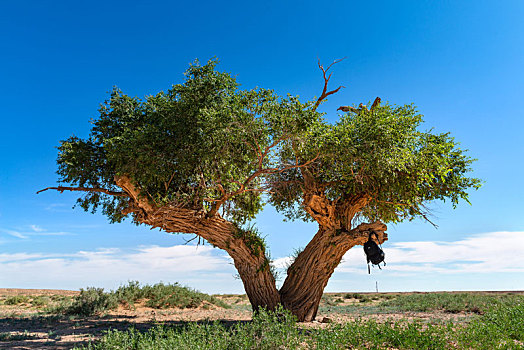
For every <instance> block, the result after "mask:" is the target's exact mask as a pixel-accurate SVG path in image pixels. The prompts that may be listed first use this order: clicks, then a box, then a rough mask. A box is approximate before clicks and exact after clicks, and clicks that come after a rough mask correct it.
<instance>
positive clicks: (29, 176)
mask: <svg viewBox="0 0 524 350" xmlns="http://www.w3.org/2000/svg"><path fill="white" fill-rule="evenodd" d="M522 18H524V3H523V2H522V1H518V0H516V1H460V2H457V1H440V2H436V1H373V2H368V1H326V2H323V3H322V4H321V3H319V2H318V1H315V2H313V1H300V2H298V1H264V2H259V3H256V2H245V1H243V2H205V1H200V2H194V3H192V4H190V3H189V2H176V1H165V2H163V1H147V2H146V1H104V2H102V1H90V2H89V3H81V2H66V1H18V2H14V1H13V2H7V1H5V2H2V4H1V5H0V33H1V34H0V50H1V51H0V52H1V55H0V103H1V110H0V116H1V118H2V128H0V150H1V152H0V288H1V287H27V288H29V287H33V288H37V287H39V288H71V289H78V288H81V287H86V286H88V285H92V286H103V287H107V288H114V287H117V286H118V285H119V284H120V283H124V282H126V281H127V280H130V279H132V280H135V279H138V280H140V281H143V282H149V283H154V282H158V281H160V280H162V281H165V282H173V281H179V282H181V283H182V284H187V285H190V286H193V287H196V288H199V289H201V290H203V291H207V292H221V293H226V292H242V284H241V282H240V281H239V280H235V279H234V278H233V275H234V273H235V272H234V269H233V267H232V266H231V263H230V260H229V259H228V258H227V257H226V256H225V255H224V254H223V253H222V252H220V251H217V250H213V249H211V248H209V247H208V246H205V247H198V249H197V248H196V247H194V246H184V247H179V246H178V245H180V244H182V243H184V238H186V239H187V238H188V237H182V236H173V235H170V234H166V233H162V232H159V231H157V230H153V231H151V230H149V229H148V228H146V227H135V226H132V225H131V224H129V223H123V224H116V225H110V224H109V223H108V222H107V220H106V219H105V218H104V217H102V216H101V215H100V214H95V215H92V214H89V213H85V212H83V211H82V210H81V209H78V208H77V209H75V210H72V209H71V207H72V206H73V205H74V201H75V195H74V194H71V193H64V194H59V193H51V192H49V191H48V192H45V193H42V194H39V195H36V194H35V192H36V191H37V190H39V189H41V188H44V187H47V186H52V185H54V184H55V183H56V180H57V176H56V174H55V171H56V164H55V160H56V155H57V150H56V148H55V147H56V146H57V145H58V142H59V140H62V139H65V138H67V137H69V136H71V135H72V134H75V135H78V136H81V137H84V136H86V135H87V134H88V132H89V128H90V124H89V120H90V118H94V117H96V111H97V108H98V105H99V104H100V103H101V102H102V101H103V100H104V99H106V98H107V97H108V91H110V90H111V89H112V87H113V86H114V85H117V86H118V87H120V88H121V89H122V90H123V91H124V92H126V93H127V94H129V95H133V96H144V95H147V94H153V93H156V92H158V91H159V90H165V89H168V88H169V87H170V86H171V84H173V83H178V82H180V81H182V79H183V75H182V73H183V71H184V70H185V69H186V67H187V66H188V63H189V62H191V61H193V60H194V59H195V58H199V59H200V60H202V61H206V60H208V59H209V58H212V57H215V56H216V57H218V58H219V59H220V62H221V63H220V65H219V69H221V70H224V71H228V72H231V73H233V74H234V75H236V76H237V79H238V81H239V82H240V83H241V84H242V87H243V88H252V87H255V86H260V87H265V88H273V89H275V90H276V91H277V92H278V93H281V94H286V93H291V94H294V95H300V96H301V97H302V98H303V99H312V98H314V96H318V95H319V94H320V92H321V88H322V77H321V73H320V71H319V70H318V67H317V58H320V59H321V60H322V62H324V63H329V62H331V61H332V60H334V59H336V58H341V57H347V59H346V60H345V61H343V62H342V63H340V64H338V65H336V66H335V67H334V73H333V78H332V86H333V87H336V86H338V85H344V86H345V87H346V88H345V89H343V90H341V91H340V92H339V93H338V94H336V95H334V96H332V97H331V98H330V99H329V101H327V102H326V103H325V104H323V105H322V106H321V110H322V111H324V112H326V113H327V114H326V118H327V119H329V120H331V121H334V120H336V119H337V117H338V115H337V113H336V111H335V110H336V108H337V107H338V106H340V105H347V104H352V103H359V102H364V103H365V102H367V101H369V100H373V99H374V98H375V97H376V96H380V97H381V98H382V99H383V100H388V101H390V102H391V103H396V104H405V103H412V102H413V103H415V104H416V105H417V106H418V109H419V110H420V112H421V113H423V114H424V115H425V121H426V122H425V125H424V127H425V128H427V129H429V128H434V129H435V130H437V131H450V132H451V133H452V134H453V135H454V136H455V137H456V138H457V140H459V141H460V142H461V144H462V147H463V148H466V149H469V150H470V151H469V154H470V155H471V156H472V157H474V158H477V159H478V161H477V162H476V163H475V164H474V169H475V171H474V173H473V174H472V175H473V176H476V177H480V178H482V179H483V180H484V181H485V184H484V186H483V187H482V188H481V189H480V190H479V191H477V192H474V193H472V194H471V203H472V205H471V206H470V205H468V204H465V203H463V204H461V205H459V207H458V208H457V209H456V210H452V208H451V206H450V205H449V203H444V204H442V203H435V205H434V206H433V209H434V217H433V219H434V221H436V223H437V224H438V225H439V228H438V229H435V228H433V227H432V226H431V225H429V224H428V223H425V222H422V221H414V222H408V223H403V224H399V225H395V226H393V225H390V227H389V237H390V240H389V242H387V243H386V244H385V245H384V248H385V250H386V254H387V261H388V266H387V267H386V269H384V270H382V271H378V270H376V269H375V271H373V272H374V273H373V274H372V275H370V276H369V275H367V271H366V266H365V263H364V257H363V252H362V251H361V249H360V248H359V247H357V248H356V249H353V250H352V251H350V253H349V254H348V255H347V256H346V257H345V259H344V262H343V263H342V264H341V265H340V266H339V268H338V269H337V271H336V272H335V274H334V275H333V277H332V280H331V281H330V283H329V284H328V287H327V290H330V291H335V290H344V291H352V290H358V291H372V290H374V289H375V282H376V281H378V282H379V288H380V289H381V290H391V291H394V290H458V289H489V290H496V289H521V290H522V289H524V266H523V265H522V261H523V260H524V259H523V258H524V253H523V252H524V215H523V212H524V211H523V209H524V205H523V204H522V200H521V198H523V197H524V188H523V186H522V184H521V181H520V179H521V177H522V173H523V172H524V165H523V162H522V159H523V155H524V143H523V140H522V130H524V128H523V127H524V111H523V109H522V107H521V103H522V99H523V97H524V69H523V66H524V64H523V63H524V21H523V20H522ZM257 224H258V226H259V227H260V229H261V230H262V232H263V233H264V234H265V235H267V241H268V243H269V246H270V249H271V253H272V255H273V257H274V258H275V259H276V261H277V263H280V264H284V262H285V259H286V257H287V256H289V255H290V254H291V252H292V251H293V249H295V248H299V247H302V246H305V245H306V244H307V242H308V241H309V239H310V238H311V237H312V236H313V234H314V233H315V230H316V227H315V225H312V224H303V223H299V222H295V223H283V222H282V218H281V217H280V216H279V215H278V214H277V213H275V212H274V210H272V209H271V208H267V210H265V211H264V212H263V213H262V214H261V215H260V216H259V218H258V220H257ZM450 252H451V254H450ZM187 266H191V269H189V270H188V269H187V268H185V269H184V268H182V267H187ZM282 266H283V265H282Z"/></svg>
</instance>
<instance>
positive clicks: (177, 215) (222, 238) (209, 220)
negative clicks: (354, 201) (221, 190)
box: [116, 177, 387, 321]
mask: <svg viewBox="0 0 524 350" xmlns="http://www.w3.org/2000/svg"><path fill="white" fill-rule="evenodd" d="M116 182H117V185H118V186H120V187H121V188H122V189H123V190H124V191H125V192H126V193H128V194H129V196H130V203H129V208H128V209H127V210H126V212H124V214H126V213H131V212H133V213H134V215H135V219H136V220H138V221H139V222H142V223H144V224H146V225H149V226H151V227H153V228H154V227H158V228H161V229H162V230H164V231H166V232H174V233H178V232H179V233H189V234H197V235H198V236H200V237H202V238H204V239H205V240H207V241H208V242H209V243H210V244H212V245H213V246H215V247H218V248H220V249H223V250H225V251H226V252H227V253H228V254H229V255H230V256H231V258H232V259H233V261H234V264H235V267H236V269H237V271H238V274H239V275H240V278H241V279H242V282H243V283H244V288H245V291H246V294H247V296H248V298H249V301H250V303H251V306H252V307H253V310H254V311H256V310H258V308H259V307H263V308H266V309H269V310H274V309H275V308H276V307H277V306H278V304H282V305H283V306H284V308H286V309H288V310H290V311H291V312H292V313H293V314H294V315H296V316H297V318H298V320H299V321H312V320H314V319H315V316H316V314H317V311H318V306H319V303H320V299H321V298H322V293H323V291H324V288H325V287H326V284H327V282H328V280H329V278H330V277H331V275H332V274H333V272H334V270H335V268H336V267H337V266H338V264H339V263H340V260H341V259H342V257H343V256H344V254H345V253H346V252H347V251H348V250H349V249H350V248H351V247H353V246H355V245H357V244H364V243H365V242H366V240H367V238H368V235H367V232H368V231H369V230H370V229H372V230H375V231H376V232H377V233H378V234H379V240H380V242H383V241H384V240H386V239H387V235H386V234H385V233H384V231H385V230H386V225H384V224H382V223H380V222H375V223H372V224H361V225H359V226H358V227H356V228H354V229H352V230H351V231H341V230H336V229H334V228H333V227H334V226H333V225H330V226H329V227H324V226H323V225H320V229H319V231H318V232H317V234H316V235H315V237H313V239H312V240H311V242H310V243H309V244H308V245H307V246H306V248H305V249H304V251H302V252H301V253H300V254H299V255H298V256H297V258H296V259H295V261H294V262H293V264H292V265H291V266H290V267H289V268H288V276H287V278H286V280H285V281H284V284H283V286H282V288H281V289H280V291H278V290H277V289H276V285H275V279H274V277H273V275H272V274H271V270H270V265H269V261H268V260H267V258H266V256H265V254H264V253H265V252H264V247H263V245H261V244H259V245H257V244H256V242H255V244H253V241H252V240H251V241H250V240H249V239H246V238H245V237H242V236H241V235H239V232H238V228H237V227H236V226H235V225H233V224H232V223H231V222H228V221H227V220H225V219H224V218H222V217H221V216H220V215H218V214H217V215H215V216H213V217H207V216H206V213H204V212H203V211H197V210H191V209H185V208H179V207H176V206H171V205H164V206H162V207H157V206H154V205H152V204H151V203H149V202H148V201H147V200H145V199H144V198H143V197H140V195H139V193H140V191H139V190H138V189H137V188H136V186H134V184H133V183H132V182H131V180H130V179H129V178H128V177H119V178H117V179H116ZM318 198H320V197H318ZM318 198H317V199H316V200H317V201H319V199H318ZM315 208H316V210H315V211H314V212H313V214H315V213H319V212H321V210H323V207H322V206H321V205H316V207H315ZM328 214H330V215H332V214H333V212H329V213H328ZM353 215H354V213H352V212H351V213H350V214H349V215H348V217H350V218H352V217H353ZM317 221H318V222H319V224H320V223H321V222H323V221H322V220H317ZM326 222H328V221H326ZM348 222H350V220H348Z"/></svg>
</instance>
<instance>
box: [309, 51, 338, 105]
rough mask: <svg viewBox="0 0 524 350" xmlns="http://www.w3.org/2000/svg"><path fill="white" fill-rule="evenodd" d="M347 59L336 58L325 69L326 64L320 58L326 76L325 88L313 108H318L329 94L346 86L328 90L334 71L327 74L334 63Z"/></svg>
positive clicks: (321, 67) (323, 73) (320, 66)
mask: <svg viewBox="0 0 524 350" xmlns="http://www.w3.org/2000/svg"><path fill="white" fill-rule="evenodd" d="M345 59H346V57H344V58H339V59H336V60H334V61H333V63H331V64H330V65H329V66H328V67H327V69H324V66H323V65H322V64H321V63H320V59H319V60H318V67H319V68H320V70H321V71H322V75H323V77H324V88H323V89H322V94H321V95H320V97H319V98H318V100H317V102H315V104H314V105H313V110H316V109H317V108H318V106H319V105H320V103H321V102H322V101H324V100H325V99H326V97H328V96H329V95H333V94H335V93H337V92H338V91H339V90H340V89H342V88H343V87H344V86H342V85H341V86H339V87H338V88H336V89H334V90H331V91H328V90H327V88H328V82H329V79H331V74H332V73H329V75H327V76H326V74H327V72H328V71H329V70H330V69H331V67H332V66H333V65H334V64H336V63H339V62H341V61H343V60H345Z"/></svg>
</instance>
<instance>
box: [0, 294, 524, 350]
mask: <svg viewBox="0 0 524 350" xmlns="http://www.w3.org/2000/svg"><path fill="white" fill-rule="evenodd" d="M453 293H454V292H447V293H446V295H452V294H453ZM456 293H457V294H458V293H459V292H456ZM432 294H433V295H439V293H416V292H414V293H352V292H346V293H327V294H325V295H324V297H323V299H322V303H321V305H320V308H319V313H318V315H317V318H316V321H314V322H310V323H301V324H299V327H302V328H321V327H326V326H327V325H329V324H333V323H335V324H336V323H346V322H349V321H352V320H355V319H374V320H376V321H377V322H385V321H386V320H388V321H391V320H393V321H394V320H408V321H419V322H423V323H428V324H438V323H443V322H448V321H453V322H455V323H458V324H460V323H467V322H469V321H470V320H471V319H473V318H475V317H478V316H479V315H480V314H482V313H483V311H482V310H481V309H479V308H477V307H469V308H468V307H463V308H460V307H459V308H450V307H441V308H440V309H433V310H429V311H414V310H409V307H407V308H402V307H400V308H399V307H389V308H383V307H381V305H383V304H384V303H387V302H388V301H390V300H395V299H397V298H399V297H405V296H409V295H412V296H413V295H421V296H424V297H430V296H431V295H432ZM460 294H461V295H464V293H463V292H460ZM467 294H468V295H470V296H472V297H475V296H481V297H494V298H497V297H504V296H517V295H520V296H524V292H515V291H512V292H468V293H467ZM78 295H79V292H78V291H66V290H44V289H0V348H1V349H17V350H21V349H70V348H72V347H75V346H82V345H86V344H88V343H89V342H90V341H94V340H97V339H99V338H100V337H101V336H102V335H103V334H104V333H105V332H106V331H107V330H109V329H117V330H127V329H130V328H136V329H137V330H139V331H146V330H148V329H149V328H151V327H153V326H155V325H158V324H165V325H168V326H175V325H184V324H187V323H191V322H208V321H220V322H223V323H225V324H235V323H245V322H249V321H250V320H251V317H252V312H251V307H250V305H249V302H248V300H247V297H246V296H245V295H215V296H214V297H215V298H216V299H217V300H219V301H220V302H222V303H221V305H222V306H219V305H216V304H214V303H212V302H208V301H203V302H201V303H200V305H198V306H194V305H193V306H190V307H183V308H180V307H167V308H158V307H151V306H148V305H147V303H146V302H145V301H144V300H139V301H137V302H136V303H134V304H133V305H128V304H127V305H126V304H125V303H124V304H119V305H118V307H116V308H115V309H111V310H105V311H103V312H99V313H97V314H96V315H91V316H82V315H71V314H67V313H65V314H64V313H63V312H62V313H61V312H60V311H57V308H58V309H59V306H60V305H63V304H64V303H70V302H71V300H73V299H74V298H75V297H78ZM466 306H467V305H466ZM415 309H417V307H415ZM419 309H420V308H419Z"/></svg>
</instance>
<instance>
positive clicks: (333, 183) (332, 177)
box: [45, 60, 480, 321]
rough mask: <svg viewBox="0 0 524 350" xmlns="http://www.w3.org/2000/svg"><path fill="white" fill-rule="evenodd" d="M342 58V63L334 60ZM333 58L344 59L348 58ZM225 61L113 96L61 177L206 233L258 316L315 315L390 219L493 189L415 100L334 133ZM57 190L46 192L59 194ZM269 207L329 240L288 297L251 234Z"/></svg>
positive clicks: (101, 197) (303, 259)
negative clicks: (427, 127)
mask: <svg viewBox="0 0 524 350" xmlns="http://www.w3.org/2000/svg"><path fill="white" fill-rule="evenodd" d="M335 62H337V61H335ZM335 62H334V63H335ZM216 64H217V62H216V61H215V60H211V61H209V62H208V63H207V64H205V65H200V64H199V63H198V62H196V63H194V64H192V65H190V67H189V69H188V70H187V72H186V80H185V82H184V83H182V84H177V85H174V86H173V87H172V88H171V89H169V90H168V91H167V92H160V93H158V94H156V95H153V96H148V97H147V98H145V99H144V100H141V99H138V98H133V97H129V96H127V95H125V94H123V93H122V92H121V91H120V90H118V89H116V88H115V89H114V90H113V92H112V93H111V97H110V99H109V100H108V101H106V102H105V103H104V104H102V106H101V107H100V109H99V113H100V115H99V117H98V118H97V119H95V120H94V121H93V122H92V123H93V127H92V129H91V133H90V135H89V137H87V138H86V139H80V138H78V137H75V136H73V137H71V138H69V139H67V140H64V141H62V142H61V144H60V146H59V156H58V161H57V163H58V174H59V176H60V179H59V182H60V183H64V184H67V185H68V186H62V185H60V186H58V187H49V188H47V189H55V190H58V191H60V192H63V191H81V192H84V195H83V196H81V197H80V198H78V200H77V203H78V204H79V205H80V206H81V207H82V208H83V209H85V210H86V211H87V210H91V211H93V212H94V211H95V210H97V209H101V211H102V213H103V214H105V215H106V216H107V217H108V218H109V219H110V221H111V222H120V221H122V220H123V219H124V218H126V217H130V218H131V219H132V220H133V222H134V223H136V224H145V225H148V226H151V227H152V228H160V229H162V230H164V231H166V232H171V233H185V234H195V235H196V236H195V238H196V237H199V240H200V238H202V239H204V240H206V241H207V242H209V243H210V244H212V245H213V246H215V247H218V248H220V249H223V250H225V251H226V252H227V253H228V254H229V255H230V256H231V258H232V259H233V261H234V264H235V267H236V269H237V270H238V273H239V276H240V278H241V279H242V282H243V284H244V287H245V291H246V293H247V295H248V297H249V300H250V302H251V305H252V307H253V309H254V310H256V309H257V308H259V307H266V308H269V309H274V308H275V307H276V306H277V305H278V304H282V305H283V306H284V307H285V308H287V309H289V310H291V311H292V312H293V313H294V314H295V315H296V316H297V317H298V319H299V320H300V321H311V320H313V319H314V318H315V316H316V313H317V309H318V305H319V302H320V298H321V296H322V292H323V290H324V288H325V286H326V284H327V281H328V279H329V277H330V276H331V275H332V273H333V271H334V269H335V267H336V266H337V265H338V264H339V263H340V260H341V258H342V256H343V255H344V254H345V253H346V252H347V251H348V250H349V249H350V248H351V247H353V246H355V245H361V244H363V243H364V242H365V241H366V240H367V237H368V233H369V231H370V230H374V231H376V232H377V233H378V237H379V241H380V242H383V241H384V240H386V239H387V234H386V233H385V231H386V228H387V227H386V225H385V223H395V222H401V221H404V220H412V219H414V218H417V217H423V218H426V219H427V204H428V203H430V202H431V201H433V200H436V199H440V200H446V199H448V200H450V201H451V202H452V204H453V205H454V206H455V205H457V203H458V202H459V200H460V199H464V200H467V198H468V192H467V191H468V189H471V188H475V189H477V188H478V187H479V186H480V181H479V180H478V179H475V178H469V177H467V173H468V172H469V171H470V164H471V163H472V161H473V159H471V158H470V157H468V156H467V155H466V154H465V151H464V150H461V149H460V148H458V144H457V143H456V142H455V141H454V139H453V138H452V137H451V136H450V135H449V134H447V133H446V134H437V133H433V132H432V131H420V130H419V126H420V124H421V122H422V116H421V115H420V114H418V113H417V111H416V109H415V107H414V106H412V105H406V106H393V105H389V104H387V103H385V104H380V99H378V98H377V99H376V100H375V102H374V103H373V105H372V106H371V107H370V108H369V109H368V108H367V107H366V106H364V105H362V104H360V105H359V106H358V107H350V106H346V107H344V106H343V107H340V108H339V110H342V111H344V112H345V114H344V115H342V117H341V118H340V120H339V121H338V122H336V123H335V124H330V123H328V122H327V121H326V120H324V119H323V114H322V113H319V112H318V111H317V107H318V106H319V104H320V103H322V102H323V101H324V100H325V99H326V97H328V96H329V95H331V94H333V93H335V92H337V91H338V90H339V89H340V87H339V88H337V89H335V90H331V91H328V81H329V78H330V76H331V75H328V74H327V73H328V71H329V69H330V68H331V66H329V67H328V68H327V69H324V67H323V66H322V65H320V63H319V67H320V68H321V70H322V72H323V74H324V89H323V91H322V94H321V96H320V97H319V98H318V99H317V100H315V101H308V102H301V101H300V100H299V99H298V98H297V97H294V96H288V97H286V98H282V97H279V96H277V94H275V92H273V91H272V90H266V89H259V88H257V89H252V90H240V89H239V86H238V84H237V83H236V81H235V79H234V78H233V77H232V76H231V75H229V74H227V73H223V72H219V71H217V70H216ZM47 189H45V190H47ZM264 202H268V203H270V204H272V205H274V206H275V207H276V209H277V210H278V211H280V212H281V213H283V214H284V215H285V216H286V217H287V218H288V219H292V220H294V219H300V220H310V221H316V222H317V223H318V227H319V229H318V232H317V233H316V234H315V236H314V238H313V239H312V240H311V242H310V243H309V244H308V245H307V246H306V248H305V249H304V250H303V251H302V252H301V253H300V254H298V256H297V257H296V259H295V260H294V262H293V263H292V264H291V266H290V267H289V268H288V271H287V272H288V274H287V277H286V279H285V281H284V283H283V286H282V288H281V289H280V290H277V288H276V285H275V278H274V276H273V274H272V271H271V266H270V263H271V261H270V259H269V257H268V256H267V250H266V247H265V244H264V240H263V238H262V237H261V236H260V234H259V233H258V232H257V230H256V228H254V227H253V226H250V225H249V222H250V221H251V220H252V219H254V218H255V216H256V214H257V213H258V212H259V211H260V210H261V209H262V207H263V205H264Z"/></svg>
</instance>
